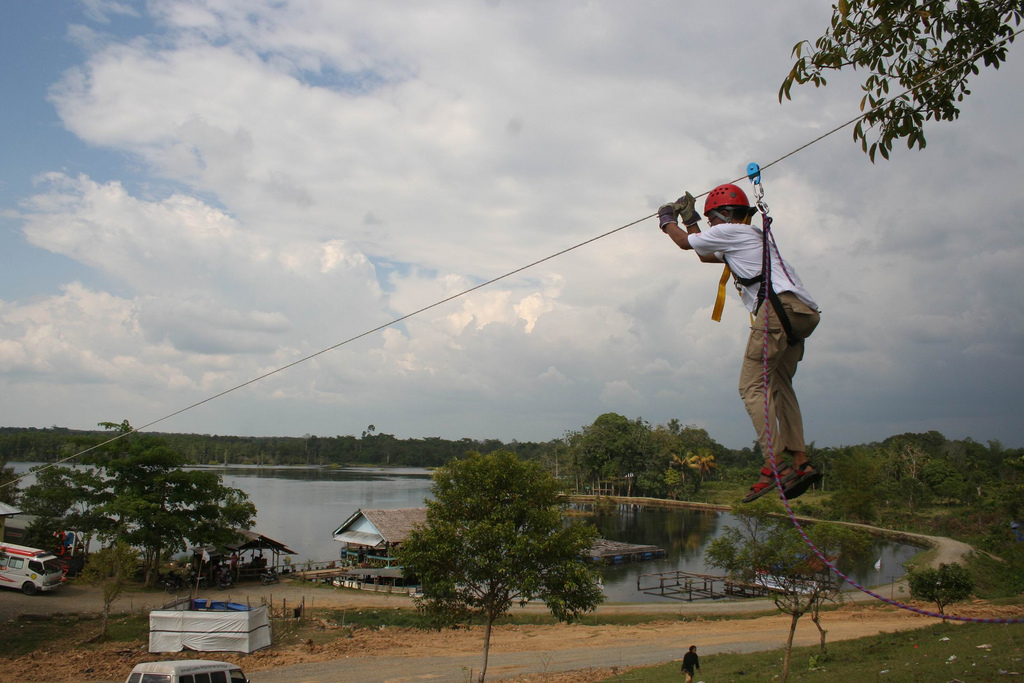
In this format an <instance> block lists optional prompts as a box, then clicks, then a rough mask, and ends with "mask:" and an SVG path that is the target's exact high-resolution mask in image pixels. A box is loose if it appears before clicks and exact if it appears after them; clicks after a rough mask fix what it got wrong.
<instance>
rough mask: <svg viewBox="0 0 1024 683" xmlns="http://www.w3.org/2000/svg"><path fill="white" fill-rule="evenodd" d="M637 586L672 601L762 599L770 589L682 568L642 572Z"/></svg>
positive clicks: (769, 592) (768, 593)
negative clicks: (659, 571) (652, 572)
mask: <svg viewBox="0 0 1024 683" xmlns="http://www.w3.org/2000/svg"><path fill="white" fill-rule="evenodd" d="M636 589H637V590H638V591H640V592H641V593H646V594H647V595H658V596H661V597H664V598H672V599H673V600H686V601H688V602H693V601H694V600H718V599H720V598H763V597H766V596H768V595H770V594H771V592H772V591H771V589H769V588H766V587H765V586H761V585H759V584H756V583H745V582H742V581H732V580H730V579H729V578H727V577H725V576H716V575H714V574H693V573H690V572H684V571H674V572H661V573H658V574H642V575H640V576H638V577H637V579H636Z"/></svg>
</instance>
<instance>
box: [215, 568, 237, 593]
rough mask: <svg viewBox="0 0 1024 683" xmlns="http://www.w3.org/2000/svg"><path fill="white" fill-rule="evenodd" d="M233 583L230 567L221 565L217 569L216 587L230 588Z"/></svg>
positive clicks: (233, 578)
mask: <svg viewBox="0 0 1024 683" xmlns="http://www.w3.org/2000/svg"><path fill="white" fill-rule="evenodd" d="M234 585H235V577H233V576H232V575H231V567H228V566H227V565H222V566H221V567H220V568H219V569H217V588H231V587H232V586H234Z"/></svg>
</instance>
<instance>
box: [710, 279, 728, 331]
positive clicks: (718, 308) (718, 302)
mask: <svg viewBox="0 0 1024 683" xmlns="http://www.w3.org/2000/svg"><path fill="white" fill-rule="evenodd" d="M730 275H732V271H731V270H729V266H726V267H725V268H724V269H722V279H721V280H719V281H718V298H717V299H715V310H713V311H712V312H711V319H712V320H714V321H715V322H722V309H723V308H725V286H726V285H727V284H728V283H729V276H730Z"/></svg>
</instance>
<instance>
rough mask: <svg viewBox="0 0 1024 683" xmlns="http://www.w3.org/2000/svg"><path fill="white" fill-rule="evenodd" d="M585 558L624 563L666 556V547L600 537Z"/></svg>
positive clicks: (606, 562)
mask: <svg viewBox="0 0 1024 683" xmlns="http://www.w3.org/2000/svg"><path fill="white" fill-rule="evenodd" d="M584 557H585V559H587V560H589V561H591V562H603V563H604V564H622V563H623V562H644V561H646V560H654V559H657V558H659V557H665V549H664V548H659V547H657V546H654V545H636V544H635V543H622V542H621V541H609V540H608V539H605V538H599V539H597V541H596V542H595V543H594V545H593V546H592V547H591V548H590V550H588V551H587V552H586V553H585V555H584Z"/></svg>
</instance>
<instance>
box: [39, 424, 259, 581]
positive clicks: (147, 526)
mask: <svg viewBox="0 0 1024 683" xmlns="http://www.w3.org/2000/svg"><path fill="white" fill-rule="evenodd" d="M101 426H103V427H107V428H109V429H114V430H117V431H118V432H119V433H120V434H122V435H123V436H122V438H120V439H118V440H117V441H114V442H112V443H110V444H108V445H106V446H104V447H102V448H101V449H98V450H97V451H95V452H93V453H90V454H89V455H88V456H86V457H85V458H83V461H84V462H85V465H86V467H83V468H74V469H71V468H63V467H53V468H45V469H40V470H39V471H38V472H37V477H38V478H39V479H38V482H37V484H36V485H34V486H31V487H29V488H28V489H26V491H25V496H24V498H25V509H26V511H28V512H30V513H31V514H37V515H40V516H41V517H42V518H43V519H44V520H46V523H47V524H48V525H49V526H50V528H49V531H48V532H47V531H46V530H45V529H43V530H36V529H35V528H33V529H34V532H37V533H45V534H47V535H48V534H52V532H53V531H57V530H59V529H75V530H79V531H82V532H83V533H84V534H85V535H86V536H87V537H89V536H91V535H96V536H99V537H101V538H106V539H110V540H115V541H123V542H125V543H127V544H128V545H131V546H133V547H135V548H139V549H141V551H142V557H143V570H144V576H145V577H146V583H147V585H150V586H152V585H154V584H155V582H156V576H157V572H158V570H159V567H160V562H161V560H162V559H163V556H164V554H165V553H168V552H173V551H176V550H182V549H184V548H185V546H186V544H187V543H188V542H191V543H192V544H194V545H199V544H206V543H210V544H215V545H223V544H224V543H227V542H230V541H232V540H234V539H235V536H236V530H237V529H248V528H250V527H251V526H252V522H253V518H254V517H255V515H256V508H255V506H253V504H252V503H251V502H250V501H249V499H248V496H246V494H245V493H244V492H243V491H240V490H238V489H233V488H230V487H227V486H224V484H223V483H222V481H221V478H220V476H219V475H217V474H216V473H213V472H206V471H199V470H189V469H185V468H184V465H186V464H187V460H186V459H185V456H184V455H182V454H181V453H180V452H178V451H177V450H175V449H172V448H170V447H168V446H167V445H166V443H165V442H164V440H163V439H161V438H158V437H155V436H142V435H139V434H136V433H134V430H133V429H132V427H131V425H130V424H128V422H127V421H124V422H121V423H115V422H104V423H101Z"/></svg>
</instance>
